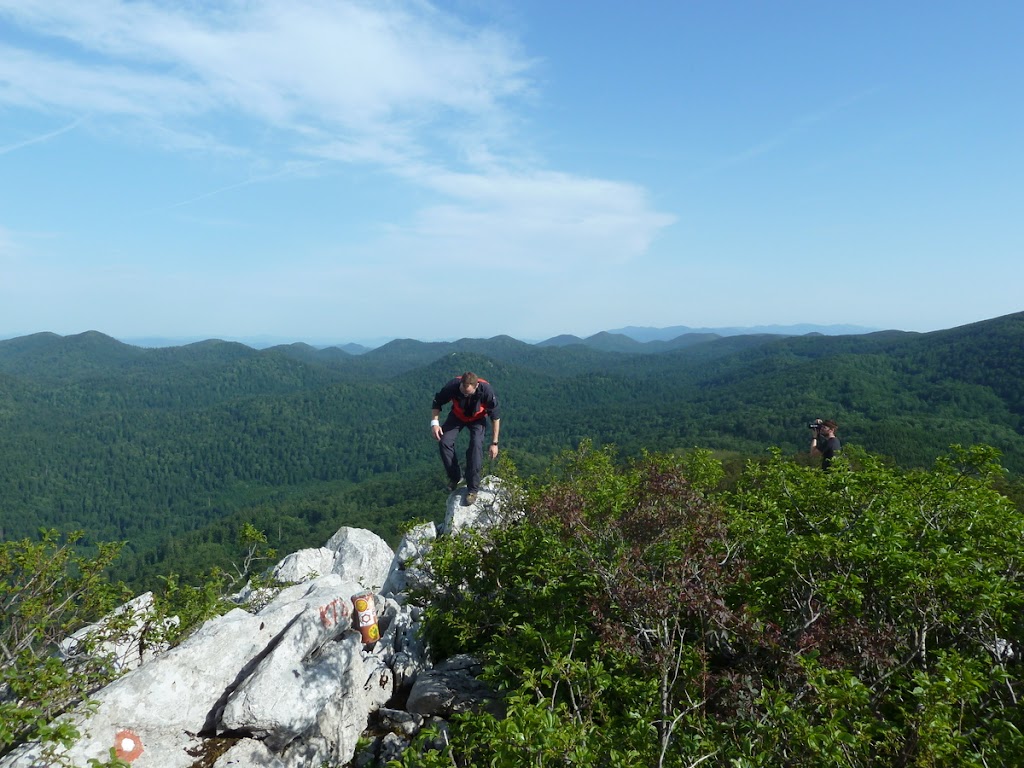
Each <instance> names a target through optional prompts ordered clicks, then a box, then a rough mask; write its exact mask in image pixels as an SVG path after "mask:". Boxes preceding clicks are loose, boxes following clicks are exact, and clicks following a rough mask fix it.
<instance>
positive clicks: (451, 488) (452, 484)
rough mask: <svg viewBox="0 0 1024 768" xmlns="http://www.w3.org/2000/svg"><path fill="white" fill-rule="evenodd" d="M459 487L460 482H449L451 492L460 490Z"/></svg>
mask: <svg viewBox="0 0 1024 768" xmlns="http://www.w3.org/2000/svg"><path fill="white" fill-rule="evenodd" d="M458 487H459V481H458V480H449V481H448V490H449V491H452V492H453V493H454V491H455V489H456V488H458Z"/></svg>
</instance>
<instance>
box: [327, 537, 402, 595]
mask: <svg viewBox="0 0 1024 768" xmlns="http://www.w3.org/2000/svg"><path fill="white" fill-rule="evenodd" d="M324 546H325V547H326V548H327V549H331V550H334V551H335V552H336V553H337V555H336V557H335V560H334V573H336V574H338V575H339V576H341V578H343V579H344V580H345V581H354V582H357V583H358V584H361V585H362V586H364V587H366V588H367V589H372V590H374V591H376V590H378V589H380V588H381V586H383V584H384V581H385V580H386V579H387V577H388V571H389V570H390V569H391V561H392V560H394V558H395V553H394V552H393V551H392V549H391V547H389V546H388V543H387V542H386V541H384V539H382V538H381V537H380V536H378V535H377V534H375V533H374V532H373V531H368V530H366V529H365V528H348V527H344V528H340V529H338V532H337V533H335V534H334V535H333V536H332V537H331V538H330V539H328V541H327V543H326V544H325V545H324Z"/></svg>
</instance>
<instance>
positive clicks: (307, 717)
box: [220, 574, 362, 748]
mask: <svg viewBox="0 0 1024 768" xmlns="http://www.w3.org/2000/svg"><path fill="white" fill-rule="evenodd" d="M314 585H315V589H316V591H317V592H318V593H320V594H322V595H323V600H322V601H319V602H320V604H319V605H317V604H310V605H309V606H308V607H307V608H306V609H305V610H304V611H303V612H302V613H300V614H299V615H297V616H296V617H295V619H294V620H293V621H292V622H291V623H290V624H289V625H288V627H287V628H286V629H285V631H284V632H283V633H282V634H281V636H280V638H279V639H278V640H277V642H276V643H275V644H274V647H273V648H272V649H271V650H270V651H269V653H268V654H267V655H266V656H265V657H264V658H263V659H262V660H261V661H260V663H259V666H257V668H256V669H255V670H254V671H253V672H252V674H251V675H249V677H248V678H246V680H245V681H244V682H242V684H241V685H239V686H238V688H237V689H236V690H235V691H234V692H233V693H232V694H231V696H230V697H229V698H228V702H227V705H226V706H225V708H224V713H223V715H222V716H221V722H220V729H221V730H222V731H232V732H234V731H242V732H246V733H249V734H252V735H254V736H257V737H260V738H265V739H266V742H267V744H268V745H270V746H271V747H272V748H281V747H284V746H285V745H286V744H288V743H290V742H291V741H292V740H293V739H294V738H295V737H296V736H298V735H299V734H300V733H303V732H304V731H306V730H307V729H308V728H309V727H310V726H311V725H312V724H313V722H314V721H315V720H316V717H317V715H318V714H319V713H320V710H322V709H323V708H324V706H325V704H326V702H327V701H328V699H330V697H331V696H332V695H333V694H334V693H335V691H336V689H337V688H338V686H340V685H343V684H344V682H345V680H346V678H347V676H348V674H349V669H350V667H351V666H352V664H353V659H354V658H355V657H356V656H357V655H358V653H359V651H360V649H361V645H362V644H361V642H360V641H359V637H358V635H356V636H354V637H353V638H351V642H350V641H349V640H350V639H349V638H345V640H346V642H335V641H336V640H340V639H341V636H342V635H343V634H344V633H345V632H347V631H349V630H351V629H352V601H351V597H352V595H354V594H356V593H358V592H360V591H361V587H360V586H359V585H358V584H354V583H351V582H344V581H342V579H341V577H340V576H338V575H337V574H330V575H328V576H323V577H321V578H319V579H317V580H316V581H315V582H314ZM272 606H273V604H272V605H271V606H268V608H271V607H272ZM266 610H267V609H264V611H266ZM261 615H262V612H261Z"/></svg>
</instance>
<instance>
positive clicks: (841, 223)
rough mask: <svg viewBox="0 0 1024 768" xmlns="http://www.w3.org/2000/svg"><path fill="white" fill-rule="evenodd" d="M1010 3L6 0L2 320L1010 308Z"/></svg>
mask: <svg viewBox="0 0 1024 768" xmlns="http://www.w3.org/2000/svg"><path fill="white" fill-rule="evenodd" d="M1022 295H1024V3H1020V2H1019V1H1018V0H1013V1H1012V2H1001V1H1000V0H991V1H987V2H984V3H978V2H966V1H961V0H951V1H950V2H943V3H934V2H913V1H911V2H898V3H891V2H870V1H869V2H858V3H830V2H820V0H814V1H813V2H811V1H808V2H787V1H786V0H779V1H778V2H765V1H763V0H759V1H758V2H753V1H749V2H741V1H736V2H713V3H712V2H704V1H698V0H691V1H687V0H674V1H673V2H643V1H642V0H641V1H639V2H636V3H624V2H618V1H616V2H611V1H610V0H592V1H589V2H582V1H581V0H564V1H563V0H560V1H559V2H551V1H550V0H546V1H545V2H540V1H539V0H538V1H534V0H516V1H515V2H512V1H511V0H509V1H508V2H506V0H493V1H492V2H482V1H479V0H448V1H446V2H437V3H429V2H417V1H416V0H410V1H409V2H389V1H388V0H373V1H372V2H371V1H369V0H367V1H366V2H346V1H344V0H289V2H287V3H282V2H274V1H272V0H245V1H244V2H242V1H241V0H237V1H232V0H228V1H226V2H220V3H202V2H181V1H180V0H179V1H176V2H159V1H154V0H134V1H132V2H122V1H120V0H89V2H81V1H80V0H0V337H5V336H16V335H21V334H25V333H33V332H37V331H53V332H56V333H60V334H71V333H79V332H82V331H85V330H99V331H102V332H104V333H108V334H110V335H112V336H116V337H118V338H138V337H146V336H164V337H201V338H208V337H220V338H246V337H257V336H269V337H274V338H278V339H291V340H306V341H310V342H312V343H317V342H331V343H334V342H344V341H361V340H372V339H380V338H389V337H412V338H419V339H423V340H431V339H450V338H460V337H463V336H473V337H489V336H494V335H497V334H503V333H506V334H510V335H512V336H515V337H517V338H520V339H524V340H540V339H544V338H548V337H551V336H554V335H557V334H561V333H574V334H577V335H581V336H587V335H590V334H592V333H595V332H597V331H600V330H604V329H609V328H617V327H622V326H626V325H637V326H658V327H662V326H672V325H689V326H694V327H704V326H752V325H767V324H781V325H786V324H795V323H807V322H810V323H822V324H833V323H836V324H854V325H860V326H866V327H871V328H901V329H905V330H917V331H927V330H934V329H938V328H948V327H953V326H957V325H962V324H965V323H970V322H975V321H978V320H983V319H988V318H992V317H997V316H1000V315H1004V314H1008V313H1011V312H1017V311H1020V310H1021V309H1024V300H1022V299H1021V298H1020V297H1021V296H1022Z"/></svg>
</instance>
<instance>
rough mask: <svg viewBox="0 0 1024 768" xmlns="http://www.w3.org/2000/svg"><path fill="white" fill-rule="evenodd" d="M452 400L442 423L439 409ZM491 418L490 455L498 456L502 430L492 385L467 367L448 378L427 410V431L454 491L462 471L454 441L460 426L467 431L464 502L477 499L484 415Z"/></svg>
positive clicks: (485, 418)
mask: <svg viewBox="0 0 1024 768" xmlns="http://www.w3.org/2000/svg"><path fill="white" fill-rule="evenodd" d="M448 403H451V404H452V409H451V412H450V413H449V414H448V418H447V419H445V422H444V424H442V423H441V421H440V417H441V409H442V408H443V407H444V406H445V405H446V404H448ZM488 418H490V420H491V432H492V436H491V445H490V450H489V454H490V457H491V459H492V460H493V459H495V458H497V456H498V434H499V433H500V431H501V408H500V407H499V405H498V395H497V394H496V393H495V391H494V387H492V386H491V385H490V383H488V382H487V381H486V380H485V379H481V378H480V377H479V376H477V375H476V374H475V373H472V372H471V371H466V373H464V374H462V375H461V376H456V377H455V378H454V379H452V380H451V381H449V382H448V383H447V384H445V385H444V386H443V387H441V389H440V391H438V393H437V394H436V395H434V402H433V404H432V407H431V411H430V433H431V434H432V435H433V437H434V439H435V440H437V442H438V446H439V448H440V451H441V463H442V464H443V465H444V471H445V474H447V475H448V489H449V490H451V491H454V490H455V489H456V488H457V487H458V485H459V480H461V479H462V471H461V468H460V467H459V458H458V456H456V455H455V441H456V440H457V439H458V437H459V432H461V431H462V430H463V429H466V430H468V431H469V448H468V449H467V450H466V498H465V503H466V505H467V506H468V505H470V504H473V503H474V502H476V497H477V493H478V491H479V490H480V469H481V466H482V464H483V445H484V430H485V426H486V423H487V419H488Z"/></svg>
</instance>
